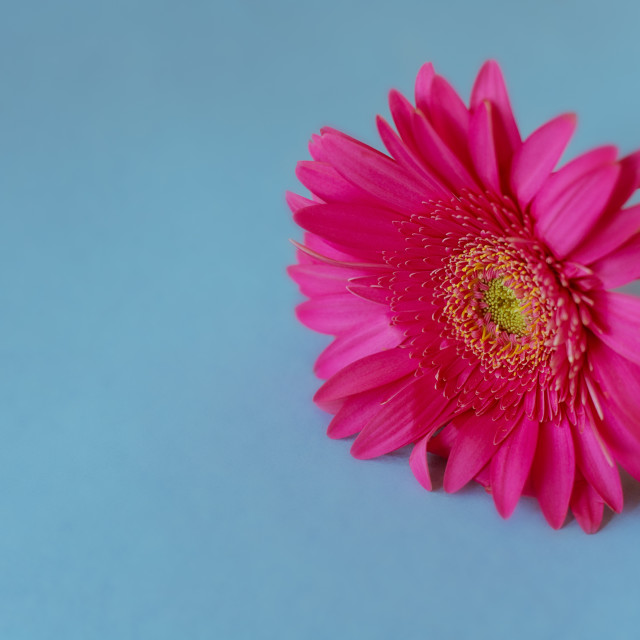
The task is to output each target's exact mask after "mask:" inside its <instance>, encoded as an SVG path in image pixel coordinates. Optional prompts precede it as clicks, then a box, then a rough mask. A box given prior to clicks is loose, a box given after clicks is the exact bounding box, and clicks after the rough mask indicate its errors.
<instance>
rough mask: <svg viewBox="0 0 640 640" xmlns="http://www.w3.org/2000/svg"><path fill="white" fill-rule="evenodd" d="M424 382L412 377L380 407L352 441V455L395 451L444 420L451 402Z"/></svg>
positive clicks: (373, 455) (361, 456) (371, 455)
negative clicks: (410, 380) (405, 385)
mask: <svg viewBox="0 0 640 640" xmlns="http://www.w3.org/2000/svg"><path fill="white" fill-rule="evenodd" d="M425 382H426V381H425V380H424V379H422V378H418V379H416V381H415V382H414V383H413V384H411V385H409V386H407V387H405V388H404V389H402V391H400V392H398V393H397V394H396V395H395V396H394V397H393V398H391V399H390V400H389V401H388V402H387V403H386V404H385V405H384V406H383V407H382V409H381V410H380V411H379V412H378V413H377V414H376V416H375V417H374V418H373V419H372V420H371V421H370V422H369V423H368V424H367V425H366V426H365V427H364V429H363V430H362V431H361V432H360V434H359V435H358V437H357V438H356V440H355V442H354V443H353V446H352V447H351V455H352V456H353V457H354V458H359V459H361V460H366V459H369V458H376V457H378V456H381V455H384V454H385V453H389V452H391V451H395V450H396V449H399V448H400V447H404V446H405V445H407V444H410V443H411V442H415V441H416V440H418V439H419V438H421V437H422V436H423V435H425V434H426V433H427V432H429V431H430V430H431V429H432V428H434V427H435V428H437V427H438V426H439V425H440V424H442V422H445V421H446V420H447V419H448V417H449V413H450V411H451V405H452V404H454V403H451V401H450V400H447V399H446V398H445V397H444V396H443V395H442V394H441V393H440V392H439V391H438V390H437V389H435V388H431V387H430V386H429V384H425Z"/></svg>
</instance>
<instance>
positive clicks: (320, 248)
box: [301, 204, 385, 275]
mask: <svg viewBox="0 0 640 640" xmlns="http://www.w3.org/2000/svg"><path fill="white" fill-rule="evenodd" d="M314 206H318V205H316V204H314ZM304 248H305V249H308V250H311V251H312V252H315V253H317V254H319V255H320V256H323V257H324V258H329V259H331V260H335V261H337V262H341V263H345V264H341V265H338V266H343V267H345V268H347V267H346V265H348V268H349V269H354V272H353V273H354V275H358V274H359V273H360V271H359V268H358V265H357V264H355V263H357V261H358V260H359V258H357V257H355V256H354V255H353V253H347V252H345V251H340V250H338V249H336V248H335V247H334V246H332V245H331V244H329V243H328V242H327V241H326V240H323V239H322V238H321V237H320V236H317V235H315V233H309V232H308V231H307V232H306V233H305V234H304ZM305 258H306V259H308V261H310V263H311V264H320V263H321V264H326V263H325V262H323V261H322V260H318V259H317V258H315V257H313V256H309V255H307V254H305ZM301 262H302V261H301ZM380 269H381V272H382V271H384V269H385V267H384V265H380ZM367 273H369V274H370V273H371V271H370V270H369V269H367Z"/></svg>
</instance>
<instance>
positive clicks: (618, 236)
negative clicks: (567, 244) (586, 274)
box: [571, 204, 640, 265]
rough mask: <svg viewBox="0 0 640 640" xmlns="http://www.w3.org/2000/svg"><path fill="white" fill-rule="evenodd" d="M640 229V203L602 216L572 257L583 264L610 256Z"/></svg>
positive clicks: (573, 252) (589, 263) (572, 253)
mask: <svg viewBox="0 0 640 640" xmlns="http://www.w3.org/2000/svg"><path fill="white" fill-rule="evenodd" d="M638 231H640V204H637V205H634V206H632V207H629V208H627V209H623V210H622V211H617V212H615V213H613V214H611V215H607V214H606V213H605V215H603V216H601V217H600V220H599V222H598V223H597V225H596V226H595V227H594V229H593V232H592V233H590V234H589V235H588V236H587V237H586V238H585V239H584V240H583V242H582V244H580V246H579V247H577V248H576V249H574V250H573V251H572V252H571V257H572V259H573V260H575V261H576V262H579V263H581V264H586V265H591V264H593V263H594V262H597V261H598V260H600V259H601V258H603V257H606V256H608V254H610V253H611V252H613V251H615V250H616V249H617V248H618V247H620V246H621V245H623V244H624V243H625V242H627V240H629V239H630V238H631V236H633V235H634V234H635V233H637V232H638Z"/></svg>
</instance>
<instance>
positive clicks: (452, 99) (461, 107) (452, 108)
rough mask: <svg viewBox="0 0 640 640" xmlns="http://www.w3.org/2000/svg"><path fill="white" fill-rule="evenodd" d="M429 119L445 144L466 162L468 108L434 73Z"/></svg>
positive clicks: (451, 88) (446, 83) (449, 86)
mask: <svg viewBox="0 0 640 640" xmlns="http://www.w3.org/2000/svg"><path fill="white" fill-rule="evenodd" d="M429 119H430V120H431V122H432V123H433V126H434V128H435V130H436V131H437V132H438V134H439V135H440V137H441V138H442V140H443V141H444V142H445V144H446V145H447V146H448V147H449V148H450V149H451V150H452V151H453V152H454V153H455V155H456V156H457V157H458V158H459V159H460V160H461V161H462V162H463V163H464V162H468V161H469V160H470V158H469V151H468V149H467V139H468V136H469V123H470V119H471V118H470V115H469V110H468V109H467V107H466V106H465V104H464V102H462V100H461V99H460V96H459V95H458V94H457V93H456V90H455V89H454V88H453V87H452V86H451V85H450V84H449V83H448V82H447V81H446V80H445V79H444V78H443V77H442V76H438V75H436V76H435V78H434V79H433V83H432V85H431V103H430V107H429Z"/></svg>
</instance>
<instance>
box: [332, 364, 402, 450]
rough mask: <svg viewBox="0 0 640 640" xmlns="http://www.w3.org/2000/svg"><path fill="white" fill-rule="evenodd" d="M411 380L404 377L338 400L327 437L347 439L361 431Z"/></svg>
mask: <svg viewBox="0 0 640 640" xmlns="http://www.w3.org/2000/svg"><path fill="white" fill-rule="evenodd" d="M410 381H411V378H410V377H409V376H405V377H404V378H400V379H398V380H395V381H394V382H390V383H389V384H385V385H383V386H381V387H376V388H375V389H369V390H368V391H363V392H362V393H356V394H354V395H352V396H349V397H347V398H344V399H342V400H340V402H339V403H337V404H340V406H339V408H338V411H337V413H336V414H335V416H334V417H333V419H332V420H331V422H330V423H329V426H328V428H327V435H328V436H329V437H330V438H333V439H338V438H347V437H348V436H352V435H353V434H354V433H358V432H359V431H362V429H363V428H364V427H365V426H366V424H367V423H368V422H369V421H370V420H372V419H373V417H374V416H375V415H376V414H377V413H378V412H379V411H380V410H381V409H382V406H383V404H384V403H385V402H386V401H387V400H389V398H391V397H392V396H393V395H395V394H396V393H397V392H398V391H400V389H402V388H403V387H405V386H406V385H407V384H409V382H410Z"/></svg>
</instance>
